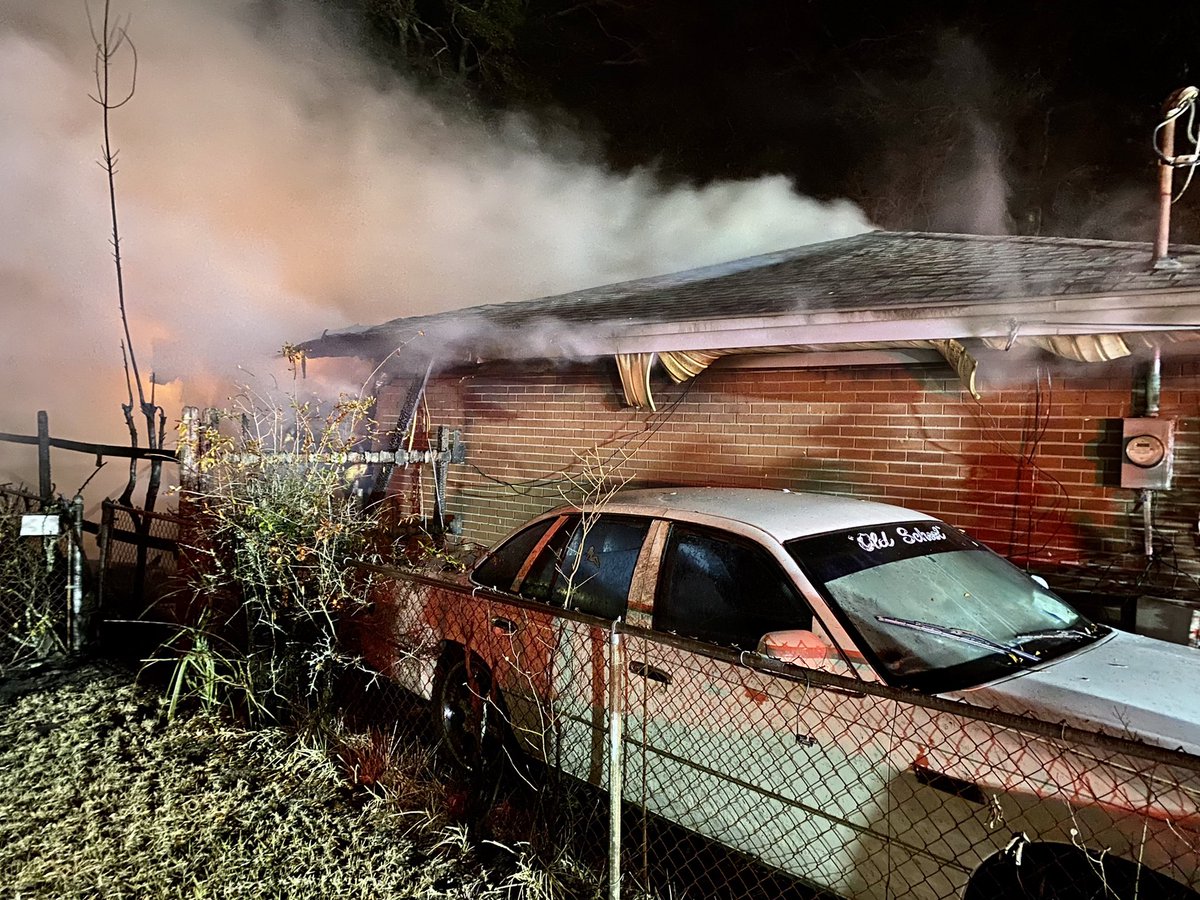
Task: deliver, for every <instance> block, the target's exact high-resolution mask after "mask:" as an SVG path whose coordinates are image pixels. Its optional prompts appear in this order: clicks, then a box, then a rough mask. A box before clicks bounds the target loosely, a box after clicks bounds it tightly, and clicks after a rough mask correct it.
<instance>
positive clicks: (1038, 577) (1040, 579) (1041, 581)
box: [1029, 575, 1050, 590]
mask: <svg viewBox="0 0 1200 900" xmlns="http://www.w3.org/2000/svg"><path fill="white" fill-rule="evenodd" d="M1029 577H1030V578H1032V579H1033V580H1034V581H1036V582H1037V583H1038V584H1040V585H1041V586H1042V587H1044V588H1045V589H1046V590H1050V582H1048V581H1047V580H1046V579H1045V578H1043V577H1042V576H1041V575H1030V576H1029Z"/></svg>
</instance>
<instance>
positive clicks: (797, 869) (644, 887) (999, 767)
mask: <svg viewBox="0 0 1200 900" xmlns="http://www.w3.org/2000/svg"><path fill="white" fill-rule="evenodd" d="M346 638H347V640H349V641H351V642H353V643H354V644H356V645H357V646H358V648H359V649H360V650H361V653H362V655H363V657H364V659H365V660H366V661H367V662H368V663H369V664H370V665H371V667H372V668H373V669H374V670H375V671H378V672H380V673H382V674H383V675H384V676H386V679H385V681H386V683H387V684H389V685H391V686H393V687H395V686H398V687H399V688H400V689H402V690H401V692H400V694H398V695H392V694H389V693H388V692H386V691H380V690H378V689H375V690H374V691H373V692H372V691H368V692H367V694H366V695H365V700H363V701H362V702H365V703H366V704H368V705H370V704H374V705H375V713H376V714H377V718H380V719H382V720H383V721H384V723H385V727H386V728H388V729H390V730H391V732H392V733H393V734H395V735H398V736H399V737H400V738H401V739H404V740H412V741H418V740H426V739H428V738H429V737H430V736H432V737H433V739H434V740H436V741H437V742H438V744H439V748H440V751H441V755H442V757H443V758H445V759H447V760H449V761H450V763H451V764H452V765H453V767H454V769H455V770H456V771H457V772H458V773H459V776H460V777H462V776H465V777H468V778H470V779H474V781H475V782H476V783H479V784H485V785H489V787H488V788H487V789H486V791H485V793H487V792H489V791H490V793H489V794H488V796H489V797H490V800H491V801H492V802H493V803H494V802H495V801H496V798H497V797H498V796H500V794H501V793H502V791H501V790H500V789H499V788H495V787H491V786H492V785H495V784H497V783H499V782H500V781H501V780H503V779H502V776H501V774H500V773H501V771H502V770H513V769H516V770H518V771H519V772H520V773H521V777H520V778H519V779H517V780H518V782H519V783H521V784H523V785H525V786H526V788H527V789H528V786H530V785H534V786H535V788H536V789H535V790H533V793H534V795H535V799H534V800H533V801H531V803H530V805H529V808H530V809H533V810H535V811H536V814H534V813H530V814H527V815H525V816H524V817H522V816H520V815H514V814H513V812H512V809H513V806H512V803H511V800H510V799H505V800H504V801H503V804H504V808H505V811H506V812H505V815H504V816H503V817H502V818H503V819H505V822H503V823H501V824H496V822H495V820H494V818H493V824H492V826H491V827H492V830H491V831H490V832H489V834H491V835H492V836H493V838H495V839H497V840H502V841H504V842H507V843H509V844H510V845H512V846H514V847H523V848H531V847H532V848H535V849H537V848H541V849H542V850H549V851H551V852H546V853H542V854H540V855H541V856H542V857H543V858H545V859H550V860H553V861H554V864H555V865H561V862H562V860H563V859H564V858H571V859H573V860H574V861H575V863H577V866H578V869H579V870H587V871H590V872H591V873H593V877H594V879H595V882H594V886H595V892H596V893H599V892H600V891H601V890H602V889H603V886H604V885H605V884H606V883H607V885H608V890H609V895H610V896H615V895H616V894H617V893H619V891H620V890H621V889H624V890H625V893H626V895H627V896H644V897H661V898H666V897H671V898H681V897H710V896H722V897H743V896H744V897H763V896H772V897H776V896H780V897H782V896H795V897H813V896H841V897H851V898H880V900H882V898H899V897H912V898H920V900H942V898H946V900H949V898H954V897H966V898H968V900H989V898H1010V897H1017V898H1019V897H1110V898H1134V897H1155V898H1162V897H1194V896H1196V895H1195V894H1193V893H1191V891H1192V890H1194V889H1195V888H1196V887H1197V885H1200V757H1195V756H1191V755H1188V754H1185V753H1183V752H1180V751H1175V750H1170V749H1163V748H1159V747H1153V746H1149V745H1146V744H1142V743H1138V742H1135V741H1131V740H1127V739H1124V738H1122V737H1120V736H1116V735H1109V734H1100V733H1095V732H1091V731H1087V730H1084V729H1080V728H1075V727H1071V726H1069V725H1065V724H1063V723H1053V722H1044V721H1039V720H1037V719H1034V718H1030V717H1028V716H1024V715H1016V714H1012V713H1010V712H1002V711H997V710H990V709H980V708H975V707H972V706H969V705H967V704H964V703H961V702H957V701H951V700H945V699H940V698H937V697H927V696H923V695H920V694H916V693H913V692H911V691H907V690H897V689H893V688H889V687H887V686H884V685H881V684H868V683H864V682H860V681H855V680H852V679H849V678H845V677H840V676H837V675H831V674H825V673H822V672H818V671H808V670H804V669H800V668H797V667H794V666H788V665H785V664H781V663H778V662H775V661H772V660H768V659H766V658H764V657H762V656H759V655H758V654H752V653H737V652H733V651H724V650H720V649H716V648H714V647H712V646H710V645H706V644H701V643H697V642H695V641H691V640H685V639H677V638H674V637H672V636H664V635H661V634H658V633H655V632H652V631H648V630H645V629H641V628H635V627H632V626H627V625H624V624H621V623H619V622H618V623H615V624H614V623H610V622H604V621H602V620H598V619H594V618H591V617H587V616H583V615H579V614H575V613H573V612H569V611H564V610H549V609H547V608H546V607H544V606H538V605H536V604H531V603H524V602H519V601H513V600H512V599H511V598H507V597H502V596H500V595H494V594H491V593H489V592H487V591H482V590H474V591H472V590H471V589H470V588H466V587H464V586H462V585H458V584H455V585H449V584H447V583H445V582H440V581H437V580H431V579H427V578H421V577H416V576H398V575H395V574H394V573H392V574H391V575H390V576H389V577H387V578H385V579H383V580H382V581H381V583H380V584H379V585H378V586H377V587H376V589H375V590H374V592H373V593H372V595H371V601H370V603H368V604H366V605H365V606H364V609H362V610H360V611H359V612H358V614H357V615H356V616H355V617H354V618H353V619H352V620H350V621H349V623H348V624H347V626H346ZM614 654H616V655H614ZM377 687H378V685H377V686H376V688H377ZM389 696H405V697H413V696H415V697H417V698H420V699H422V700H423V701H425V702H424V703H412V702H410V701H408V700H405V701H404V702H392V701H388V700H385V698H387V697H389ZM360 699H361V698H360ZM613 710H616V711H617V712H616V715H619V716H620V721H619V722H614V721H613V715H614V714H613ZM614 726H617V727H614ZM614 736H615V737H616V739H617V740H618V741H619V745H617V746H614V744H613V739H614ZM614 765H617V766H619V769H620V770H619V771H615V772H614V771H613V768H614ZM531 771H535V772H536V773H537V774H530V772H531ZM564 776H565V777H564ZM614 776H616V777H615V778H614ZM610 784H617V785H620V797H621V803H620V807H619V809H618V810H617V814H616V815H610V814H609V810H608V803H607V801H605V800H604V799H603V797H604V794H603V791H604V789H605V788H607V787H608V786H609V785H610ZM586 785H591V786H594V787H595V788H596V789H597V790H596V791H594V792H592V791H589V790H588V789H586V788H584V787H582V786H586ZM580 791H582V792H583V795H584V796H593V795H594V796H595V797H598V798H599V799H597V800H595V801H594V802H593V803H591V804H590V805H589V803H587V802H583V801H581V800H580V799H579V797H580V796H581V794H580ZM484 805H485V806H486V804H484ZM514 821H519V822H521V823H523V825H522V827H521V828H518V827H516V826H515V825H514V824H513V822H514ZM514 852H515V851H514ZM614 857H615V858H614ZM610 871H611V872H616V871H619V873H620V878H619V883H618V884H616V885H614V884H613V883H612V880H611V878H609V877H608V876H606V872H610Z"/></svg>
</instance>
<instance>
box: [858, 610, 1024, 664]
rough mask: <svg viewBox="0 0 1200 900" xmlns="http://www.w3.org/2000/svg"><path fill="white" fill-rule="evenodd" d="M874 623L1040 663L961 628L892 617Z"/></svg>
mask: <svg viewBox="0 0 1200 900" xmlns="http://www.w3.org/2000/svg"><path fill="white" fill-rule="evenodd" d="M875 621H876V622H882V623H883V624H885V625H898V626H900V627H901V628H911V629H912V630H913V631H923V632H924V633H926V634H936V635H938V636H939V637H948V638H954V639H955V640H958V641H962V642H963V643H964V644H974V645H975V646H976V647H984V648H986V649H988V650H994V651H996V652H997V653H1003V654H1004V655H1005V656H1011V657H1012V658H1013V659H1023V660H1025V662H1033V663H1040V662H1041V661H1042V658H1041V657H1040V656H1035V655H1034V654H1032V653H1027V652H1026V651H1024V650H1022V649H1021V648H1020V647H1010V646H1008V645H1007V644H1001V643H1000V642H999V641H993V640H992V639H991V638H985V637H984V636H983V635H981V634H976V633H975V632H973V631H965V630H964V629H962V628H948V627H947V626H945V625H934V624H933V623H932V622H920V621H918V620H916V619H897V618H894V617H892V616H876V617H875Z"/></svg>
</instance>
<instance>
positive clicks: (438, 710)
mask: <svg viewBox="0 0 1200 900" xmlns="http://www.w3.org/2000/svg"><path fill="white" fill-rule="evenodd" d="M433 714H434V727H435V729H436V731H437V737H438V744H439V746H440V748H441V749H442V751H443V752H444V753H445V755H446V758H447V759H448V760H449V762H450V764H451V765H452V766H453V767H454V768H455V769H456V770H458V771H459V772H460V773H462V774H465V775H479V774H482V773H484V772H486V771H489V770H491V769H492V768H494V766H495V764H496V763H497V762H498V761H499V760H500V759H501V758H502V757H503V750H504V734H505V721H504V716H503V712H502V707H501V706H500V705H499V704H498V702H497V698H496V697H495V696H494V694H493V683H492V673H491V672H490V671H489V670H488V667H487V666H486V665H485V664H484V662H483V661H482V660H481V659H479V658H478V657H474V656H468V655H466V654H464V653H461V652H454V653H450V654H448V655H447V656H446V657H445V658H444V659H443V660H442V663H441V664H440V665H439V666H438V673H437V677H436V679H435V680H434V686H433Z"/></svg>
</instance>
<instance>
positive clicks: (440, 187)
mask: <svg viewBox="0 0 1200 900" xmlns="http://www.w3.org/2000/svg"><path fill="white" fill-rule="evenodd" d="M272 9H273V12H272V15H271V16H270V17H269V18H268V17H264V15H263V14H262V12H261V8H260V7H259V6H258V5H256V4H254V3H250V2H238V0H208V2H205V3H195V2H188V0H156V2H153V3H149V2H133V0H114V3H113V12H114V14H119V15H121V16H129V17H130V18H129V21H128V31H129V35H130V37H131V38H132V40H133V42H134V43H135V44H136V47H137V50H138V57H139V68H138V79H137V92H136V94H135V96H134V97H133V99H132V100H131V102H130V103H129V104H128V105H127V106H125V107H124V108H122V109H120V110H118V111H117V112H115V113H114V114H113V142H114V146H115V147H117V148H119V150H120V158H119V173H118V181H117V192H118V204H119V213H120V224H121V238H122V253H123V257H124V260H125V264H126V270H125V275H126V286H127V302H128V305H129V308H130V310H131V312H132V316H133V322H132V326H133V331H134V341H135V346H136V348H137V351H138V353H139V361H140V363H141V365H142V368H143V370H144V371H147V372H148V371H150V370H154V371H156V372H157V373H158V376H159V380H160V381H173V380H175V379H182V382H181V383H180V382H176V383H175V384H173V385H171V386H170V387H168V388H160V389H159V394H158V399H159V401H160V402H161V403H163V405H164V406H165V408H166V409H167V412H168V416H170V417H174V416H175V415H177V414H178V405H179V404H180V402H182V401H186V402H196V403H202V404H203V403H207V402H218V403H219V402H222V401H223V399H224V396H225V393H226V392H227V390H228V389H227V388H223V387H221V385H222V384H226V383H229V382H232V381H236V380H238V378H239V373H238V371H237V369H236V367H237V366H238V365H242V366H245V367H246V368H248V369H250V370H252V371H253V370H256V369H262V368H264V367H266V368H269V367H270V364H267V363H264V360H265V359H266V358H268V357H270V356H271V355H272V354H274V353H275V352H276V351H277V350H278V348H279V347H280V346H281V345H282V343H283V342H284V341H285V340H303V339H305V338H308V337H312V336H314V335H316V334H319V333H320V332H321V331H322V330H323V329H325V328H339V327H344V326H346V325H349V324H351V323H354V322H362V323H375V322H380V321H383V320H386V319H391V318H395V317H397V316H406V315H418V314H422V313H430V312H438V311H443V310H447V309H454V308H459V307H465V306H471V305H476V304H480V303H487V302H499V301H506V300H514V299H522V298H528V297H537V296H544V295H547V294H554V293H559V292H563V291H566V290H569V289H572V288H578V287H586V286H590V285H596V284H602V283H608V282H613V281H619V280H623V279H627V278H633V277H638V276H644V275H650V274H656V273H661V272H668V271H672V270H679V269H686V268H690V267H693V266H698V265H702V264H706V263H712V262H716V261H719V260H724V259H732V258H737V257H741V256H747V255H750V254H753V253H758V252H763V251H768V250H774V249H780V248H784V247H790V246H796V245H799V244H803V243H808V242H811V241H817V240H826V239H830V238H835V237H841V236H845V235H848V234H853V233H856V232H859V231H862V230H865V229H866V228H867V227H868V225H867V222H866V221H865V219H864V217H863V216H862V214H861V213H860V212H859V211H858V210H857V209H856V208H855V207H853V206H852V205H850V204H847V203H835V204H822V203H818V202H816V201H813V200H810V199H808V198H805V197H801V196H798V195H797V194H795V193H794V192H793V190H792V188H791V185H790V183H789V182H788V181H787V180H786V179H784V178H781V177H767V178H761V179H756V180H750V181H741V182H732V183H716V184H711V185H708V186H705V187H702V188H695V189H694V188H686V187H666V186H663V185H662V184H661V183H660V182H659V181H658V180H657V179H656V177H655V175H654V174H653V173H651V172H646V171H639V172H634V173H624V174H618V173H614V172H611V171H606V170H605V169H604V168H602V167H600V166H599V165H597V164H595V163H594V162H592V161H589V159H588V158H587V157H586V156H585V155H583V154H582V153H581V152H580V151H579V144H580V142H579V141H578V139H570V140H567V139H563V140H555V139H553V138H547V137H546V136H545V134H544V133H543V132H539V130H538V129H536V128H534V127H530V126H529V123H528V122H523V121H522V120H520V119H517V118H511V119H509V120H507V121H506V122H505V123H503V124H501V125H498V126H497V125H489V126H484V125H482V124H479V123H478V122H474V121H470V120H468V119H467V118H466V117H464V116H459V115H457V114H455V113H453V112H451V111H447V110H446V109H443V108H440V107H439V106H437V105H436V104H435V103H433V102H431V101H430V100H429V99H427V98H424V97H422V96H420V95H419V94H418V93H417V92H416V91H414V90H413V89H412V88H411V87H410V86H407V85H405V84H403V83H399V82H397V81H396V80H395V79H394V78H393V77H392V76H390V75H385V74H384V73H382V72H380V71H379V70H378V69H377V68H374V67H372V66H371V65H369V64H368V63H367V62H365V61H364V60H363V59H361V58H360V57H359V56H358V55H356V53H355V52H354V51H353V50H352V49H351V47H350V45H349V42H348V41H347V40H346V39H345V38H344V37H343V36H342V35H341V34H340V33H339V31H338V29H337V28H336V27H335V26H334V25H333V24H331V23H330V22H329V21H327V20H325V19H323V18H322V17H320V16H319V15H318V14H317V13H316V12H315V10H313V9H312V8H310V7H309V6H307V5H306V4H304V3H288V4H273V5H272ZM94 13H95V10H94ZM93 49H94V48H93V42H92V38H91V36H90V34H89V29H88V21H87V18H86V15H85V10H84V7H83V5H82V4H76V3H63V2H58V0H55V2H45V0H0V84H2V85H3V88H2V89H0V163H2V164H0V196H2V197H3V198H4V209H5V216H4V219H3V222H2V224H0V230H2V234H0V311H2V312H0V353H2V355H3V367H4V372H5V386H6V390H4V391H3V394H2V398H0V430H11V431H31V430H32V429H33V421H34V420H33V416H34V411H35V410H37V409H39V408H44V409H48V410H50V413H51V426H52V431H53V433H55V434H56V435H61V436H70V437H77V438H83V439H91V440H100V441H109V442H122V441H123V440H124V439H125V434H124V428H123V424H122V421H121V415H120V409H119V404H120V403H121V402H122V401H124V399H125V389H124V385H123V381H122V375H121V369H120V349H119V342H120V325H119V320H118V318H117V306H116V290H115V283H114V275H113V268H112V263H111V258H110V247H109V246H108V239H109V224H108V210H107V203H106V200H107V198H106V185H105V182H104V176H103V172H102V170H101V169H99V168H98V167H97V166H96V161H97V160H98V159H99V156H100V151H99V146H100V141H101V131H100V110H99V108H98V107H97V106H96V105H95V104H94V103H92V102H91V101H89V100H88V96H87V95H88V93H89V92H92V93H94V74H93ZM113 77H114V84H116V85H121V84H124V83H125V79H127V77H128V57H123V58H122V59H121V60H119V62H118V65H117V67H116V68H115V69H114V71H113ZM113 93H114V95H120V94H121V93H122V91H121V88H120V87H114V89H113ZM749 137H750V136H748V139H749ZM259 374H260V375H262V374H265V373H263V372H261V371H260V373H259ZM242 377H244V376H242ZM181 385H182V386H181ZM28 456H29V453H28V448H16V449H12V448H4V447H3V445H0V480H5V479H7V478H11V477H13V475H14V474H18V475H24V476H26V477H28V476H27V473H28V466H25V465H24V462H25V461H26V459H27V457H28ZM56 465H57V463H56ZM18 468H20V469H22V471H20V472H17V471H16V469H18ZM57 480H58V481H59V486H60V489H62V490H70V489H72V488H73V487H74V485H73V484H69V483H67V479H66V477H65V476H63V477H59V478H58V479H57Z"/></svg>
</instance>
